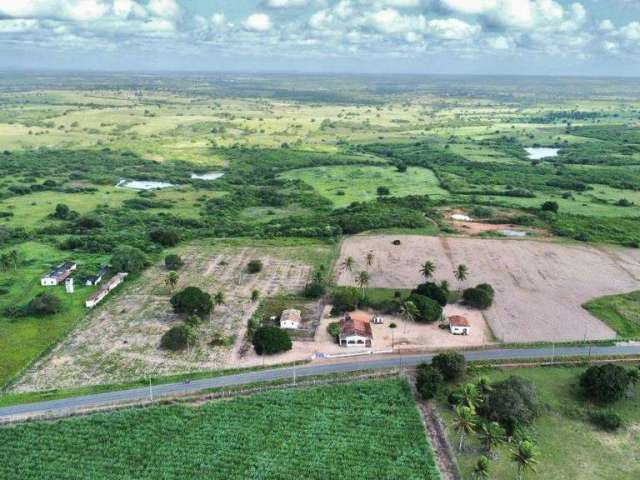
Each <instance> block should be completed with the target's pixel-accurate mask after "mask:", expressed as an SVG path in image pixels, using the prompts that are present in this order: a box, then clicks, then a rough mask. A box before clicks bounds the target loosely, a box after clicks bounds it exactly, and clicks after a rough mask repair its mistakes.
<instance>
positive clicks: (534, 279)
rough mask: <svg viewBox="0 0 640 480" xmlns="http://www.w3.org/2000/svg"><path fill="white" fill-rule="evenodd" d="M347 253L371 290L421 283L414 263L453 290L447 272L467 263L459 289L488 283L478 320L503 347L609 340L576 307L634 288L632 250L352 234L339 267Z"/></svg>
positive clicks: (636, 266)
mask: <svg viewBox="0 0 640 480" xmlns="http://www.w3.org/2000/svg"><path fill="white" fill-rule="evenodd" d="M394 240H400V241H401V244H400V245H393V244H392V242H393V241H394ZM368 252H373V254H374V256H375V259H374V263H373V265H372V266H371V267H367V266H366V264H365V256H366V254H367V253H368ZM348 256H351V257H353V258H354V259H355V261H356V265H355V266H354V268H353V271H354V272H358V271H361V270H368V271H369V275H370V282H369V284H370V286H371V287H385V288H413V287H415V286H416V285H417V284H418V283H420V282H422V281H424V280H423V278H422V277H421V274H420V265H421V264H422V263H423V262H425V261H427V260H431V261H433V262H434V263H435V264H436V271H435V275H434V278H435V279H437V280H447V281H448V282H449V284H450V285H451V286H452V287H455V286H456V285H457V282H456V280H455V278H454V276H453V271H454V269H455V268H456V266H457V265H459V264H465V265H467V267H468V268H469V278H468V279H467V280H466V281H465V282H464V284H463V285H461V286H463V287H470V286H473V285H476V284H479V283H490V284H491V285H492V286H493V287H494V289H495V290H496V296H495V302H494V305H493V306H492V307H490V308H489V309H488V310H487V311H486V312H485V313H484V315H485V317H486V319H487V321H488V322H489V325H490V326H491V329H492V331H493V333H494V334H495V336H496V337H497V338H498V339H500V340H502V341H505V342H534V341H570V340H583V339H587V340H589V339H604V338H614V337H615V336H616V333H615V332H614V331H613V330H612V329H611V328H609V327H608V326H607V325H605V324H604V323H602V322H601V321H600V320H598V319H596V318H595V317H593V316H592V315H590V314H589V313H588V312H587V311H586V310H584V309H583V308H582V307H581V305H582V304H583V303H584V302H586V301H588V300H590V299H592V298H595V297H599V296H602V295H610V294H614V293H622V292H627V291H630V290H634V289H637V288H638V285H639V284H640V253H639V252H638V251H637V250H628V249H627V250H625V249H614V248H607V247H600V248H593V247H588V246H584V245H575V244H561V243H552V242H545V241H529V240H498V239H474V238H455V237H423V236H417V235H416V236H409V235H405V236H400V235H398V236H391V235H379V236H367V235H358V236H353V237H350V238H347V239H346V240H345V241H344V243H343V245H342V251H341V255H340V258H341V260H340V262H341V261H342V260H344V259H345V258H346V257H348ZM340 262H339V263H338V264H340ZM337 282H338V284H339V285H354V284H355V276H354V274H353V273H351V272H349V271H346V270H343V269H341V270H339V272H338V277H337Z"/></svg>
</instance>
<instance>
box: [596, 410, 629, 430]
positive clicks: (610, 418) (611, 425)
mask: <svg viewBox="0 0 640 480" xmlns="http://www.w3.org/2000/svg"><path fill="white" fill-rule="evenodd" d="M589 420H591V423H593V424H594V425H595V426H596V427H598V428H600V429H602V430H606V431H607V432H615V431H616V430H618V429H619V428H620V427H621V426H622V417H621V416H620V415H618V414H617V413H615V412H611V411H604V412H592V413H590V414H589Z"/></svg>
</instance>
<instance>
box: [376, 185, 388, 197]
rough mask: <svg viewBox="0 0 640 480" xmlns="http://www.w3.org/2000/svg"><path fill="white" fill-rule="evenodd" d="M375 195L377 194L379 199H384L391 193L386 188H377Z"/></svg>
mask: <svg viewBox="0 0 640 480" xmlns="http://www.w3.org/2000/svg"><path fill="white" fill-rule="evenodd" d="M376 193H377V194H378V196H379V197H385V196H387V195H391V191H389V188H388V187H384V186H382V187H378V188H377V189H376Z"/></svg>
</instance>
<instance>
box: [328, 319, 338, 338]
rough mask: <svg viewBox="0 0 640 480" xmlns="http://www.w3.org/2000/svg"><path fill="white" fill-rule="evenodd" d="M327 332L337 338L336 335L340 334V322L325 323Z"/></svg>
mask: <svg viewBox="0 0 640 480" xmlns="http://www.w3.org/2000/svg"><path fill="white" fill-rule="evenodd" d="M327 333H328V334H329V335H331V336H332V337H335V338H338V335H340V322H331V323H330V324H329V325H327Z"/></svg>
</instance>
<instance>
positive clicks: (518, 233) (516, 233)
mask: <svg viewBox="0 0 640 480" xmlns="http://www.w3.org/2000/svg"><path fill="white" fill-rule="evenodd" d="M498 233H499V234H500V235H504V236H505V237H526V236H527V235H529V232H523V231H522V230H498Z"/></svg>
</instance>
